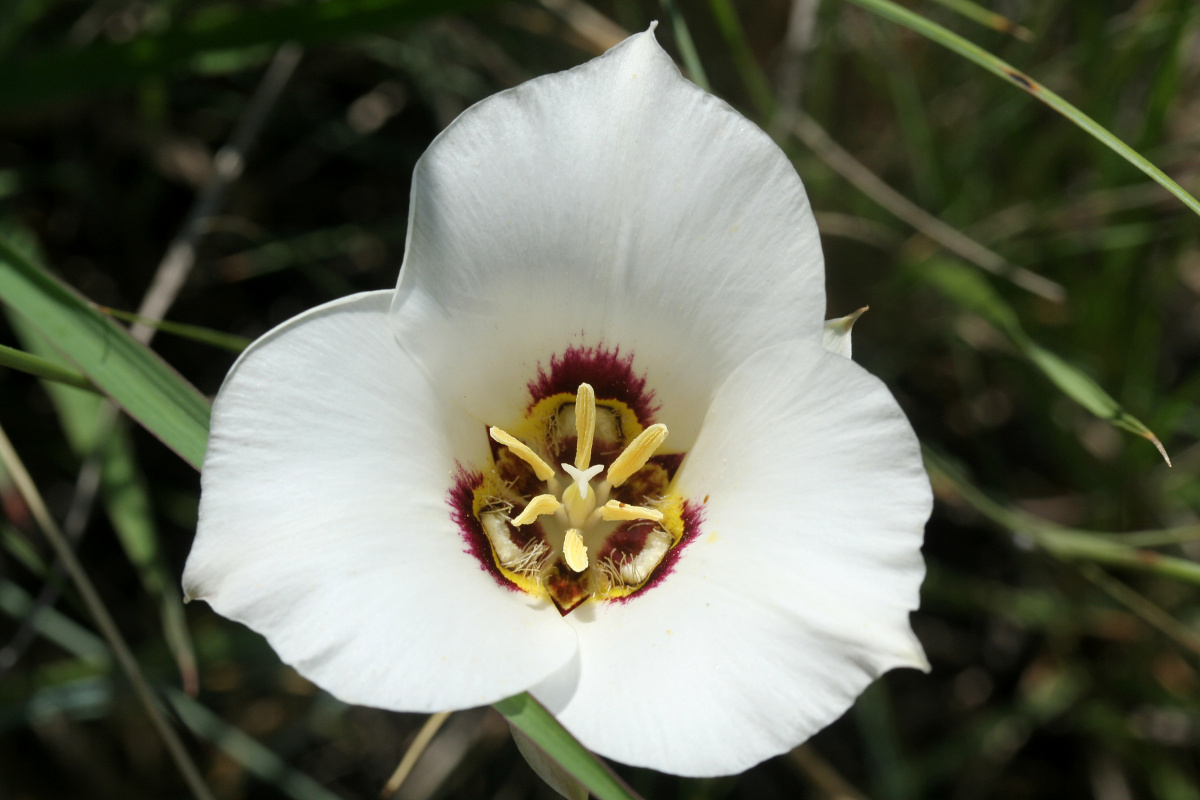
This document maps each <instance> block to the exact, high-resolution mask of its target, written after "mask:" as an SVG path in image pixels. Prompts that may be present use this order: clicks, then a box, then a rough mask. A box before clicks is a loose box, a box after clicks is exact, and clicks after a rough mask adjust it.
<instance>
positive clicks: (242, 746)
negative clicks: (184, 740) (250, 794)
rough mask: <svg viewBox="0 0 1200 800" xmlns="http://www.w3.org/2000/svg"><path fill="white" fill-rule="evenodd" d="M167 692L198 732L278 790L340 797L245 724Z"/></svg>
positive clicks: (306, 799)
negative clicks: (246, 730) (273, 748)
mask: <svg viewBox="0 0 1200 800" xmlns="http://www.w3.org/2000/svg"><path fill="white" fill-rule="evenodd" d="M165 692H166V696H167V700H168V701H170V703H171V706H172V707H173V708H174V709H175V713H176V714H178V715H179V719H180V720H182V721H183V724H184V725H187V726H188V728H190V729H191V730H192V732H193V733H195V734H196V735H197V736H200V737H202V738H204V739H207V740H208V741H210V742H212V743H213V745H215V746H216V747H217V748H218V749H219V750H220V751H221V752H222V753H224V754H225V755H226V756H228V757H229V758H231V759H232V760H234V761H236V762H237V763H238V764H241V765H242V766H243V767H245V768H246V771H247V772H249V773H250V774H252V775H254V776H255V777H257V778H258V779H260V780H262V781H263V782H264V783H267V784H269V785H270V786H272V787H273V788H274V789H275V791H277V792H279V793H280V794H282V795H284V796H286V797H290V798H292V800H339V796H338V795H337V794H335V793H334V792H331V791H330V790H328V789H326V788H325V787H324V786H322V785H321V784H319V783H317V782H316V781H315V780H313V779H312V778H310V777H309V776H308V775H305V774H304V773H303V772H300V771H299V770H296V769H293V768H292V767H290V766H288V764H287V762H286V761H284V760H283V759H282V758H280V757H279V755H278V754H277V753H275V751H273V750H272V749H271V748H269V747H267V746H266V745H264V744H263V743H262V742H260V741H258V740H257V739H255V738H254V737H253V736H251V735H250V734H248V733H246V732H245V731H243V730H242V729H241V728H238V727H237V726H235V725H230V724H229V723H228V722H226V721H225V720H223V719H221V718H220V717H219V716H217V715H216V714H215V713H213V711H212V710H211V709H209V708H208V707H207V706H205V705H203V704H201V703H200V702H198V701H196V700H194V699H192V698H191V697H188V696H187V695H186V694H184V693H183V692H181V691H179V690H178V689H172V688H167V689H166V690H165Z"/></svg>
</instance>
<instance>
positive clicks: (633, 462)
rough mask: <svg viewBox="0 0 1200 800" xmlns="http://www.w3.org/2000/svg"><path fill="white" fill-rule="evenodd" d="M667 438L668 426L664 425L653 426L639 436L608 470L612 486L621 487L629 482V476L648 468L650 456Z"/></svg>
mask: <svg viewBox="0 0 1200 800" xmlns="http://www.w3.org/2000/svg"><path fill="white" fill-rule="evenodd" d="M666 438H667V426H666V425H663V424H662V423H658V424H656V425H651V426H650V427H649V428H646V430H644V431H642V432H641V433H639V434H638V436H637V438H636V439H634V440H633V441H632V442H630V443H629V446H628V447H626V448H625V451H624V452H622V453H621V455H619V456H617V460H616V461H614V462H613V463H612V466H611V467H609V468H608V483H609V485H610V486H620V485H621V484H622V483H624V482H625V481H627V480H629V476H631V475H633V473H635V472H637V471H638V470H639V469H641V468H642V467H644V466H646V462H647V461H649V460H650V456H652V455H654V451H655V450H657V449H658V447H659V445H661V444H662V443H663V440H664V439H666Z"/></svg>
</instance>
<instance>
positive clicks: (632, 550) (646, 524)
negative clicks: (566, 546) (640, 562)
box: [596, 520, 666, 567]
mask: <svg viewBox="0 0 1200 800" xmlns="http://www.w3.org/2000/svg"><path fill="white" fill-rule="evenodd" d="M657 527H658V523H655V522H651V521H649V520H634V521H632V522H626V523H624V524H622V525H621V526H620V527H618V528H617V529H616V530H615V531H613V532H612V533H610V534H609V535H608V538H607V539H605V540H604V546H603V547H602V548H600V553H599V554H598V555H597V556H596V561H597V562H600V561H606V560H610V559H611V560H612V562H613V563H614V564H616V565H617V566H618V567H621V566H624V565H625V564H628V563H629V562H630V561H632V560H633V559H634V558H636V557H637V555H638V553H640V552H642V548H644V547H645V546H646V537H647V536H649V535H650V532H651V531H653V530H654V529H655V528H657ZM663 558H664V559H665V558H666V556H663Z"/></svg>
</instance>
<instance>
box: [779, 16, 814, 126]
mask: <svg viewBox="0 0 1200 800" xmlns="http://www.w3.org/2000/svg"><path fill="white" fill-rule="evenodd" d="M820 5H821V0H792V10H791V13H790V14H789V15H788V27H787V34H786V35H785V36H784V38H783V57H782V58H781V59H780V61H779V69H778V70H777V71H776V73H775V75H776V78H775V102H776V104H777V107H778V109H777V113H776V115H775V119H774V120H772V125H771V127H772V128H773V130H772V131H771V133H772V135H773V136H774V137H775V138H776V139H782V138H783V137H784V136H785V135H787V131H788V130H789V129H790V127H791V126H792V125H793V124H794V123H795V119H796V115H797V112H798V110H799V108H800V96H801V94H802V93H803V91H804V78H805V74H804V67H805V63H804V62H805V60H806V58H807V56H808V52H809V51H810V50H812V46H813V35H814V33H815V32H816V23H817V10H818V9H819V8H820Z"/></svg>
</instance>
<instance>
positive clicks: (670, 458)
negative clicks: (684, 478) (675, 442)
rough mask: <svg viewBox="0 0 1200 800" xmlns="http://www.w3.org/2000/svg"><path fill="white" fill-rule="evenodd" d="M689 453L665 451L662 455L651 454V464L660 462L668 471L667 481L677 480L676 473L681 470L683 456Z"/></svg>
mask: <svg viewBox="0 0 1200 800" xmlns="http://www.w3.org/2000/svg"><path fill="white" fill-rule="evenodd" d="M686 455H687V453H663V454H662V455H657V456H650V462H649V463H651V464H658V465H659V466H660V467H662V468H663V469H665V470H666V471H667V482H668V483H669V482H671V481H673V480H675V473H676V472H679V466H680V465H681V464H683V457H684V456H686Z"/></svg>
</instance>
